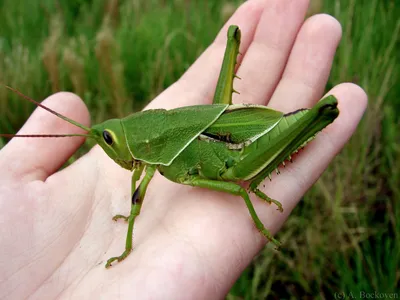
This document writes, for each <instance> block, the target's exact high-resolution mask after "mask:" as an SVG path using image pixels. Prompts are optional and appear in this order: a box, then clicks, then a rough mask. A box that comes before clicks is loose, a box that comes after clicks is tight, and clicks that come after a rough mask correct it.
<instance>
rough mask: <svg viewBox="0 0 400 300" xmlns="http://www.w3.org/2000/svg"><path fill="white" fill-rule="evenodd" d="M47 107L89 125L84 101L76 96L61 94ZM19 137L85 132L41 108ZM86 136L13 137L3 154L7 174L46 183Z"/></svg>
mask: <svg viewBox="0 0 400 300" xmlns="http://www.w3.org/2000/svg"><path fill="white" fill-rule="evenodd" d="M43 104H44V105H46V106H48V107H49V108H51V109H53V110H54V111H56V112H59V113H61V114H63V115H65V116H67V117H69V118H71V119H74V120H75V121H77V122H79V123H82V124H84V125H88V124H89V122H90V121H89V112H88V110H87V108H86V106H85V105H84V103H83V102H82V100H81V99H80V98H79V97H78V96H76V95H74V94H72V93H66V92H63V93H57V94H54V95H52V96H50V97H49V98H47V99H46V100H45V101H43ZM18 133H19V134H35V133H36V134H56V133H57V134H63V133H65V134H67V133H84V131H83V130H82V129H80V128H78V127H76V126H74V125H72V124H69V123H67V122H66V121H64V120H62V119H60V118H58V117H56V116H55V115H52V114H50V113H49V112H47V111H45V110H43V109H42V108H37V109H36V110H35V111H34V113H33V114H32V116H31V117H30V118H29V119H28V121H27V122H26V123H25V125H24V126H23V127H22V128H21V130H20V131H19V132H18ZM83 141H84V139H83V138H82V137H65V138H57V139H55V138H13V139H12V140H11V141H10V142H9V143H8V144H7V145H6V147H4V148H3V150H2V151H1V152H0V168H2V169H3V170H7V171H6V172H4V173H3V174H5V176H9V177H17V178H18V179H19V180H27V181H30V180H37V179H38V180H45V179H46V178H47V177H48V176H49V175H51V174H52V173H53V172H55V171H56V170H57V169H59V168H60V167H61V166H62V164H63V163H65V161H66V160H67V159H68V158H69V157H70V156H71V155H72V154H73V153H74V152H75V151H76V150H77V148H78V147H79V146H80V145H81V144H82V142H83Z"/></svg>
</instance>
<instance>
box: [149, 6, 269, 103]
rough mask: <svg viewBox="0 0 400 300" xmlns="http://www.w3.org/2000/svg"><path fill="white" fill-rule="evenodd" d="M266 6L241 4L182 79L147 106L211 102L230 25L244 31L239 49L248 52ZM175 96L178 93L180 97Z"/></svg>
mask: <svg viewBox="0 0 400 300" xmlns="http://www.w3.org/2000/svg"><path fill="white" fill-rule="evenodd" d="M264 6H265V1H263V0H252V1H247V2H246V3H244V4H242V5H241V6H240V7H239V8H238V9H237V10H236V12H235V13H234V14H233V16H232V17H231V18H230V19H229V20H228V22H227V23H226V24H225V26H224V27H223V28H222V29H221V31H220V32H219V34H218V36H217V37H216V39H215V40H214V42H213V43H212V44H211V45H210V46H209V47H208V48H207V49H206V50H205V51H204V52H203V54H202V55H201V56H200V57H199V58H198V59H197V60H196V62H195V63H194V64H193V65H192V66H191V67H190V68H189V69H188V70H187V71H186V73H185V74H184V75H183V76H182V77H181V78H180V80H179V81H177V82H176V83H175V84H173V85H171V86H170V87H169V88H168V89H167V90H166V91H164V92H163V93H162V94H161V95H160V96H159V97H157V98H156V99H154V100H153V101H152V102H151V103H150V105H149V106H148V107H147V108H155V107H165V108H173V107H179V106H187V105H193V104H202V103H208V102H210V101H211V99H212V98H213V95H214V91H215V87H216V83H217V80H218V75H219V72H220V68H221V63H222V59H223V55H224V52H225V47H226V40H227V39H226V35H227V31H228V27H229V26H230V25H232V24H235V25H238V26H239V28H240V30H241V32H242V34H241V36H242V40H241V44H240V52H241V53H245V52H246V51H247V48H248V46H249V45H250V42H251V40H252V39H253V35H254V32H255V29H256V26H257V23H258V20H259V19H260V16H261V14H262V11H263V9H264ZM239 59H240V55H239ZM176 95H179V99H177V97H176ZM170 99H176V101H173V102H171V101H170Z"/></svg>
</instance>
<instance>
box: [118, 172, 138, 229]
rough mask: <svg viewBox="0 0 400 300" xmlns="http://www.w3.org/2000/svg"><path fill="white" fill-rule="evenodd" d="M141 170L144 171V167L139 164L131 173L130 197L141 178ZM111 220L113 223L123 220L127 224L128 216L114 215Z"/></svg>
mask: <svg viewBox="0 0 400 300" xmlns="http://www.w3.org/2000/svg"><path fill="white" fill-rule="evenodd" d="M143 169H144V165H143V164H140V166H139V167H138V168H137V169H135V170H134V171H133V175H132V182H131V196H132V197H133V195H134V193H135V191H136V182H138V181H139V179H140V176H142V173H143ZM112 219H113V221H118V220H119V219H124V220H125V221H126V222H128V221H129V216H124V215H115V216H114V217H113V218H112Z"/></svg>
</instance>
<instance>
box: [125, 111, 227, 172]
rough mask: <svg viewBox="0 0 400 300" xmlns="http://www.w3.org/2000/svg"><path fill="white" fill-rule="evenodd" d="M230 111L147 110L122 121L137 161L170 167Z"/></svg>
mask: <svg viewBox="0 0 400 300" xmlns="http://www.w3.org/2000/svg"><path fill="white" fill-rule="evenodd" d="M227 107H228V105H227V104H215V105H195V106H187V107H181V108H177V109H172V110H165V109H154V110H146V111H142V112H139V113H135V114H132V115H130V116H128V117H126V118H124V119H122V120H121V123H122V127H123V130H124V131H125V136H126V142H127V145H128V147H129V150H130V152H131V154H132V156H133V157H134V158H135V159H138V160H141V161H144V162H146V163H149V164H161V165H165V166H168V165H170V164H171V163H172V161H173V160H174V159H175V158H176V157H177V156H178V155H179V154H180V153H181V152H182V151H183V150H184V149H185V148H186V147H187V145H189V144H190V143H191V142H192V141H193V140H194V139H195V138H196V137H198V136H199V135H200V134H201V133H202V132H203V131H204V130H205V129H206V128H207V127H209V126H210V125H211V124H212V123H214V122H215V121H216V120H217V119H218V118H219V117H220V115H221V114H222V113H223V112H224V111H225V109H226V108H227Z"/></svg>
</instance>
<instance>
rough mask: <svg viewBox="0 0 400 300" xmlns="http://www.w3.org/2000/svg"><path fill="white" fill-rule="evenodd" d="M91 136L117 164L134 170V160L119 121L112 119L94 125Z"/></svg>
mask: <svg viewBox="0 0 400 300" xmlns="http://www.w3.org/2000/svg"><path fill="white" fill-rule="evenodd" d="M90 135H91V136H92V137H93V138H94V139H95V140H96V142H97V144H99V145H100V147H101V148H103V150H104V151H105V152H106V153H107V155H108V156H109V157H110V158H112V159H113V160H114V161H115V162H116V163H117V164H119V165H120V166H121V167H123V168H125V169H128V170H132V168H133V164H134V158H133V157H132V154H131V152H130V151H129V148H128V145H127V142H126V138H125V133H124V130H123V128H122V125H121V121H120V120H119V119H111V120H107V121H105V122H103V123H100V124H97V125H94V126H93V127H92V128H91V130H90Z"/></svg>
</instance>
